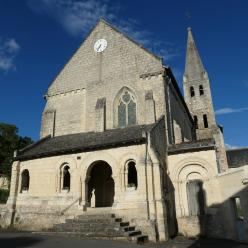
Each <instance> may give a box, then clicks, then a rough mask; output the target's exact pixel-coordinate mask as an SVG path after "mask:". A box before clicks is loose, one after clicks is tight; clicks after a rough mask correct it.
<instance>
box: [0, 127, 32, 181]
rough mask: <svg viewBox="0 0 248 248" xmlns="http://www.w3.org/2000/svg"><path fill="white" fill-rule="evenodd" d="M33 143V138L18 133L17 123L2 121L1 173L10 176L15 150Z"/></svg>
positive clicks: (0, 137) (0, 132) (0, 131)
mask: <svg viewBox="0 0 248 248" xmlns="http://www.w3.org/2000/svg"><path fill="white" fill-rule="evenodd" d="M32 143H33V141H32V139H31V138H29V137H21V136H19V135H18V128H17V127H16V126H15V125H11V124H6V123H0V174H4V175H5V176H7V177H8V178H10V175H11V164H12V162H13V155H14V151H15V150H20V149H22V148H24V147H26V146H28V145H30V144H32Z"/></svg>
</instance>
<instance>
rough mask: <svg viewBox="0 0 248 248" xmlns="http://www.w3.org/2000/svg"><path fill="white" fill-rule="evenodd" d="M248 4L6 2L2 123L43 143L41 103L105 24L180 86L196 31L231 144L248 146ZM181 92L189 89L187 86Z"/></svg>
mask: <svg viewBox="0 0 248 248" xmlns="http://www.w3.org/2000/svg"><path fill="white" fill-rule="evenodd" d="M247 13H248V1H246V0H225V1H224V0H222V1H216V0H215V1H214V0H208V1H206V0H204V1H203V0H198V1H195V0H187V1H185V0H177V1H167V0H156V1H150V0H122V1H120V0H119V1H118V0H113V1H111V0H108V1H107V0H19V1H17V0H8V1H0V86H1V90H0V106H1V107H0V122H6V123H13V124H16V125H17V126H18V127H19V130H20V134H21V135H25V136H30V137H32V138H33V139H34V140H37V139H38V138H39V131H40V121H41V113H42V110H43V108H44V104H45V101H44V99H43V98H42V96H43V95H44V94H45V93H46V90H47V88H48V85H49V84H50V83H51V81H52V80H53V79H54V77H55V76H56V74H57V73H58V72H59V70H60V69H61V68H62V67H63V65H64V64H65V63H66V62H67V60H68V59H69V58H70V56H71V55H72V54H73V52H74V51H75V50H76V49H77V48H78V46H79V45H80V44H81V42H82V41H83V40H84V38H85V36H86V35H87V33H88V32H89V30H90V29H91V27H92V26H93V25H94V24H95V22H96V21H97V19H98V18H99V17H104V18H106V19H107V20H109V21H110V22H112V23H113V24H114V25H115V26H117V27H118V28H120V29H121V30H122V31H124V32H126V33H127V34H129V35H130V36H131V37H133V38H134V39H136V40H137V41H138V42H140V43H142V44H143V45H144V46H145V47H147V48H148V49H150V50H152V51H153V52H154V53H156V54H157V55H159V56H162V57H163V58H164V64H165V65H168V66H170V67H171V68H172V70H173V71H174V74H175V76H176V78H177V80H178V83H179V85H180V87H181V84H182V83H181V82H182V75H183V71H184V63H185V49H186V39H187V27H188V26H191V27H192V29H193V35H194V38H195V41H196V43H197V46H198V49H199V51H200V55H201V57H202V60H203V63H204V66H205V68H206V70H207V71H208V74H209V76H210V79H211V83H212V95H213V101H214V106H215V110H216V111H217V113H218V115H217V120H218V123H219V124H222V125H224V131H225V142H226V144H229V145H230V146H231V147H242V146H248V125H247V123H248V100H247V98H248V94H247V93H248V69H247V58H248V45H247V44H248V32H247V30H248V15H247ZM181 88H182V87H181Z"/></svg>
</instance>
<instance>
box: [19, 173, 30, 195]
mask: <svg viewBox="0 0 248 248" xmlns="http://www.w3.org/2000/svg"><path fill="white" fill-rule="evenodd" d="M29 180H30V177H29V171H28V170H24V171H23V172H22V176H21V192H25V191H28V190H29Z"/></svg>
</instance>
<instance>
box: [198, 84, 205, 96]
mask: <svg viewBox="0 0 248 248" xmlns="http://www.w3.org/2000/svg"><path fill="white" fill-rule="evenodd" d="M199 92H200V96H203V95H204V89H203V86H202V85H200V86H199Z"/></svg>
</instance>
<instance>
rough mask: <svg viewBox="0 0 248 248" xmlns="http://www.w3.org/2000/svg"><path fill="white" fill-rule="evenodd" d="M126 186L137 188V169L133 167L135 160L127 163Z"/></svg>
mask: <svg viewBox="0 0 248 248" xmlns="http://www.w3.org/2000/svg"><path fill="white" fill-rule="evenodd" d="M127 169H128V172H127V187H129V188H130V187H132V188H135V189H137V186H138V180H137V170H136V167H135V162H134V161H130V162H129V163H128V165H127Z"/></svg>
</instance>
